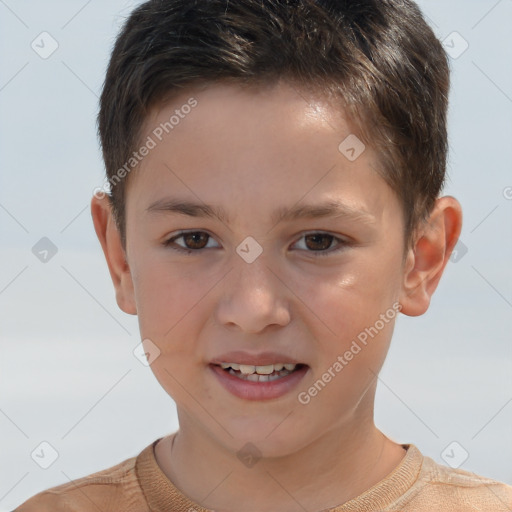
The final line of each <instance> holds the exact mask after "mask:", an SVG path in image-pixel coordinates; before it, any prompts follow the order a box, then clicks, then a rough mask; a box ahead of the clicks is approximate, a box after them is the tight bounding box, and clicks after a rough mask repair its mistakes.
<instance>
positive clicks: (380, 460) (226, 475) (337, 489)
mask: <svg viewBox="0 0 512 512" xmlns="http://www.w3.org/2000/svg"><path fill="white" fill-rule="evenodd" d="M180 425H182V428H180V431H179V432H178V433H177V434H176V435H175V436H174V437H173V438H170V437H169V438H165V439H164V440H162V441H161V442H160V443H158V445H157V448H156V457H157V462H158V464H159V466H160V467H161V468H162V470H163V472H164V473H165V474H166V476H167V477H168V478H169V479H170V480H171V481H172V482H173V483H174V485H175V486H176V487H177V488H178V489H180V490H181V492H182V493H183V494H185V495H186V496H188V497H189V498H191V499H192V500H193V501H195V502H196V503H197V504H200V505H201V506H202V507H204V508H208V509H213V510H215V511H217V512H235V511H239V510H241V509H243V510H244V512H262V511H270V510H279V511H282V512H303V511H304V510H315V511H319V510H324V509H328V508H333V507H336V506H339V505H341V504H343V503H345V502H347V501H349V500H351V499H353V498H355V497H356V496H358V495H359V494H361V493H363V492H364V491H366V490H367V489H369V488H370V487H372V486H373V485H375V484H376V483H377V482H379V481H380V480H382V479H383V478H385V477H386V476H387V475H389V473H391V471H393V469H394V468H395V467H396V466H397V465H398V464H399V462H400V461H401V460H402V459H403V457H404V455H405V451H404V449H403V448H402V447H401V446H400V445H399V444H396V443H394V442H392V441H391V440H389V439H388V438H386V437H385V436H384V434H382V433H381V432H380V431H379V430H378V429H377V428H376V427H375V425H374V424H373V420H372V421H371V423H368V424H366V425H362V424H361V423H359V424H358V425H357V428H356V429H349V428H348V427H347V426H341V427H339V428H336V429H333V430H331V431H329V432H327V433H325V434H324V435H323V436H321V437H319V438H318V439H316V440H314V441H313V442H311V443H310V444H308V445H307V446H305V447H303V448H301V449H299V450H297V451H295V452H294V453H292V454H290V455H287V456H281V457H263V458H261V459H259V460H258V461H257V462H256V463H255V464H253V465H250V466H249V465H248V466H244V464H241V463H240V460H239V458H238V457H237V453H236V452H232V451H230V450H226V449H225V448H224V447H223V446H221V445H219V444H218V443H215V442H214V439H213V438H212V437H210V436H208V435H205V434H204V433H202V434H201V435H196V434H197V433H196V432H194V429H193V428H192V426H191V425H187V422H186V421H185V423H183V422H182V420H181V418H180ZM189 427H190V428H189ZM212 468H214V469H212Z"/></svg>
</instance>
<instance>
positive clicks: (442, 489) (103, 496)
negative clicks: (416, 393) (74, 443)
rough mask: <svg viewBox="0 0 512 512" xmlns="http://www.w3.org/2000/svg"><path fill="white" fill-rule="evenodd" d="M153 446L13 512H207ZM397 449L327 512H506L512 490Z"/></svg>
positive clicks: (511, 505) (410, 447)
mask: <svg viewBox="0 0 512 512" xmlns="http://www.w3.org/2000/svg"><path fill="white" fill-rule="evenodd" d="M158 441H159V439H157V440H156V441H154V442H153V443H151V444H150V445H149V446H147V447H146V448H144V450H142V452H141V453H140V454H139V455H138V456H136V457H132V458H130V459H127V460H125V461H124V462H121V463H120V464H117V465H116V466H113V467H111V468H108V469H105V470H103V471H100V472H98V473H94V474H92V475H89V476H86V477H83V478H80V479H78V480H74V481H72V482H68V483H65V484H63V485H59V486H58V487H54V488H52V489H49V490H46V491H43V492H41V493H39V494H36V495H35V496H33V497H32V498H30V499H29V500H28V501H26V502H25V503H23V504H22V505H21V506H20V507H18V508H17V509H16V510H15V511H14V512H90V511H101V512H114V511H115V512H209V511H208V510H207V509H205V508H203V507H201V506H199V505H198V504H196V503H194V502H193V501H191V500H190V499H189V498H188V497H187V496H185V495H184V494H183V493H182V492H180V491H179V490H178V489H177V488H176V487H175V486H174V485H173V483H172V482H171V481H170V480H169V479H168V478H167V477H166V476H165V475H164V473H163V472H162V470H161V469H160V467H159V466H158V464H157V462H156V459H155V452H154V447H155V445H156V443H157V442H158ZM402 446H403V447H404V448H405V449H406V450H407V453H406V455H405V457H404V458H403V459H402V461H401V462H400V463H399V464H398V466H397V467H396V468H395V469H394V470H393V471H392V472H391V473H390V474H389V475H388V476H387V477H386V478H384V479H383V480H381V481H380V482H378V483H377V484H376V485H374V486H373V487H371V488H370V489H368V490H367V491H365V492H364V493H362V494H360V495H359V496H357V497H356V498H354V499H352V500H350V501H348V502H346V503H344V504H343V505H340V506H338V507H335V508H331V509H329V510H328V512H370V511H371V512H432V511H436V512H439V511H443V512H469V511H472V512H510V511H512V486H509V485H506V484H504V483H501V482H497V481H495V480H491V479H489V478H484V477H480V476H478V475H475V474H473V473H470V472H468V471H464V470H461V469H451V468H449V467H446V466H442V465H440V464H437V463H436V462H435V461H434V460H432V459H431V458H429V457H425V456H423V455H422V454H421V452H420V451H419V450H418V448H416V446H414V445H413V444H404V445H402ZM326 512H327V511H326Z"/></svg>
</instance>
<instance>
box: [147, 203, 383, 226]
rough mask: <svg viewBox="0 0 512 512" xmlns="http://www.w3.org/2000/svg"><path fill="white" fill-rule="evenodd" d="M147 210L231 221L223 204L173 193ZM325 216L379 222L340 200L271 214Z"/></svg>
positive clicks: (280, 217) (276, 220)
mask: <svg viewBox="0 0 512 512" xmlns="http://www.w3.org/2000/svg"><path fill="white" fill-rule="evenodd" d="M146 212H148V213H165V214H180V215H188V216H190V217H209V218H213V219H217V220H219V221H221V222H223V223H226V224H229V223H230V217H229V215H228V213H227V212H226V210H225V209H224V208H222V207H221V206H215V205H208V204H205V203H195V202H193V201H187V200H180V199H175V198H169V197H167V198H162V199H158V200H157V201H155V202H154V203H151V205H150V206H148V208H146ZM325 217H334V218H336V217H343V218H345V219H348V220H354V221H361V222H365V223H367V224H373V223H374V222H375V217H374V216H373V215H372V214H371V213H369V212H367V211H365V210H358V209H356V208H354V207H352V206H349V205H346V204H343V203H340V202H338V201H327V202H324V203H320V204H306V205H301V206H293V207H292V208H287V207H281V208H278V209H277V210H275V211H274V213H273V215H272V217H271V218H272V221H273V222H274V223H275V224H278V223H279V222H282V221H291V220H296V219H306V218H310V219H316V218H325Z"/></svg>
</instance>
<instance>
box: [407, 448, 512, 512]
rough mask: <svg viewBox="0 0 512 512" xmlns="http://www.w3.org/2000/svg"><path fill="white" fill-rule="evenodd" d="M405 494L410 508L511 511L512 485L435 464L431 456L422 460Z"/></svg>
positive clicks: (490, 511) (489, 511)
mask: <svg viewBox="0 0 512 512" xmlns="http://www.w3.org/2000/svg"><path fill="white" fill-rule="evenodd" d="M408 494H409V497H408V498H409V499H408V500H407V501H408V502H409V503H410V504H411V505H412V506H413V508H414V507H415V506H417V505H416V504H417V503H418V504H420V503H421V504H423V501H425V504H427V503H428V504H429V506H433V505H437V506H438V507H441V508H440V509H446V510H450V511H453V512H465V511H477V510H485V511H486V512H509V511H510V510H512V486H510V485H508V484H505V483H503V482H499V481H497V480H493V479H491V478H486V477H484V476H480V475H477V474H475V473H471V472H469V471H466V470H463V469H454V468H450V467H448V466H444V465H441V464H438V463H437V462H435V461H434V460H433V459H431V458H430V457H424V458H423V464H422V467H421V471H420V474H419V475H418V479H417V481H416V483H415V485H414V486H413V488H411V489H410V493H408ZM409 500H410V501H409ZM434 509H435V506H434ZM407 510H408V509H407ZM411 510H412V509H411ZM414 510H416V509H414ZM421 510H423V509H421ZM425 510H426V509H425ZM429 510H430V508H429Z"/></svg>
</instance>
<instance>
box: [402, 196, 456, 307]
mask: <svg viewBox="0 0 512 512" xmlns="http://www.w3.org/2000/svg"><path fill="white" fill-rule="evenodd" d="M461 229H462V208H461V206H460V203H459V202H458V201H457V199H455V198H454V197H451V196H445V197H441V198H439V199H437V200H436V202H435V205H434V208H433V209H432V213H431V214H430V216H429V218H428V219H427V221H426V222H425V224H424V225H422V226H420V228H419V229H418V232H417V234H416V237H415V240H414V244H413V247H412V248H410V249H409V251H408V253H407V257H406V263H405V265H404V276H403V283H402V288H401V294H400V304H401V305H402V309H401V313H404V314H405V315H408V316H419V315H422V314H423V313H425V312H426V311H427V309H428V307H429V305H430V298H431V297H432V294H433V293H434V291H435V289H436V288H437V285H438V284H439V280H440V279H441V276H442V274H443V271H444V269H445V267H446V264H447V263H448V260H449V258H450V255H451V253H452V251H453V248H454V247H455V244H456V243H457V240H458V239H459V236H460V232H461Z"/></svg>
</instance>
